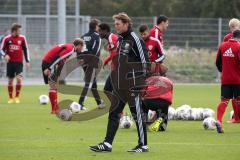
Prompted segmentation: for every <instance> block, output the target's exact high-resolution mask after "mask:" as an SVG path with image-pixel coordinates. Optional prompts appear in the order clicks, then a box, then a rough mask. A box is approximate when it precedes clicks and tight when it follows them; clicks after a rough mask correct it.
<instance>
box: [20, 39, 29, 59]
mask: <svg viewBox="0 0 240 160" xmlns="http://www.w3.org/2000/svg"><path fill="white" fill-rule="evenodd" d="M22 49H23V53H24V57H25V61H26V63H29V62H30V56H29V50H28V44H27V40H26V38H25V36H24V37H23V43H22Z"/></svg>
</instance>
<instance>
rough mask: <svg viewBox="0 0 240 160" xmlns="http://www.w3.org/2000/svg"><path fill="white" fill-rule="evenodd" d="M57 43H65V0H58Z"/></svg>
mask: <svg viewBox="0 0 240 160" xmlns="http://www.w3.org/2000/svg"><path fill="white" fill-rule="evenodd" d="M58 43H59V44H63V43H66V0H58Z"/></svg>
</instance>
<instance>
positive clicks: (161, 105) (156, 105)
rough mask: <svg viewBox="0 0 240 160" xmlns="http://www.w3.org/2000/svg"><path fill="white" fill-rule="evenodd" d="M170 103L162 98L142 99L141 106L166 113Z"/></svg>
mask: <svg viewBox="0 0 240 160" xmlns="http://www.w3.org/2000/svg"><path fill="white" fill-rule="evenodd" d="M169 106H170V103H169V102H167V101H165V100H162V99H145V100H143V107H144V108H145V109H147V110H149V109H150V110H152V111H157V110H161V111H162V113H164V114H168V108H169Z"/></svg>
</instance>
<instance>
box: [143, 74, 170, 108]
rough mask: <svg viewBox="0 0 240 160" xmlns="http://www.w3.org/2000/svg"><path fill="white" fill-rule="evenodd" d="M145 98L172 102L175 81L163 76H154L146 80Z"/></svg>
mask: <svg viewBox="0 0 240 160" xmlns="http://www.w3.org/2000/svg"><path fill="white" fill-rule="evenodd" d="M146 85H147V87H146V88H145V93H144V95H143V98H144V99H163V100H165V101H167V102H169V103H170V104H172V99H173V82H172V81H171V80H170V79H168V78H166V77H161V76H152V77H149V78H147V80H146Z"/></svg>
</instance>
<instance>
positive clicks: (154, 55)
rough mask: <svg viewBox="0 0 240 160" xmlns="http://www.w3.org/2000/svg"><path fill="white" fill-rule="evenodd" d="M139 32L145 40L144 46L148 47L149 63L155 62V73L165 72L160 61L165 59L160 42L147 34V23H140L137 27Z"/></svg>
mask: <svg viewBox="0 0 240 160" xmlns="http://www.w3.org/2000/svg"><path fill="white" fill-rule="evenodd" d="M139 32H140V34H141V37H142V39H143V40H144V41H145V44H146V47H147V49H148V51H149V52H148V54H149V59H150V61H151V63H154V64H156V67H155V73H162V74H165V73H164V72H166V71H165V70H163V65H161V64H162V62H163V60H164V59H165V54H164V50H163V47H162V44H161V43H160V41H159V40H158V39H157V38H154V37H151V36H150V34H149V28H148V26H147V25H141V26H140V27H139ZM161 69H162V70H161Z"/></svg>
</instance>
